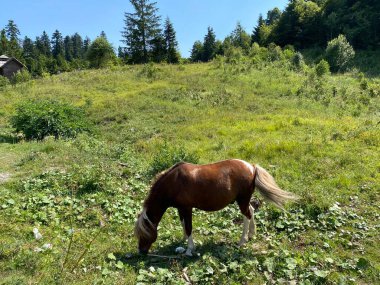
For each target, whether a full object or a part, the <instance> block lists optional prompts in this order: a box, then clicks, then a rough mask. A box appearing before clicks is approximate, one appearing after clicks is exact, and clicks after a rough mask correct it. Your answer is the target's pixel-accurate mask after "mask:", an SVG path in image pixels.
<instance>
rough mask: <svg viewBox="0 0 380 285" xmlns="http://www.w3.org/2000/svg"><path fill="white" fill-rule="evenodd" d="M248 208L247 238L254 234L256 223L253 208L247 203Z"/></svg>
mask: <svg viewBox="0 0 380 285" xmlns="http://www.w3.org/2000/svg"><path fill="white" fill-rule="evenodd" d="M249 210H250V211H251V220H250V222H249V232H248V239H251V238H252V237H253V235H255V234H256V223H255V215H254V214H255V209H254V208H253V207H252V206H251V205H249Z"/></svg>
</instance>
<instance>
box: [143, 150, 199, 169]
mask: <svg viewBox="0 0 380 285" xmlns="http://www.w3.org/2000/svg"><path fill="white" fill-rule="evenodd" d="M181 161H186V162H190V163H198V161H199V158H198V156H197V155H196V154H194V153H188V152H187V151H186V150H185V149H184V148H182V147H170V146H168V145H167V144H166V143H165V144H164V145H163V146H161V147H160V148H159V150H158V152H157V154H156V155H155V156H154V157H153V160H152V163H151V165H150V169H149V171H148V172H149V175H150V176H154V175H155V174H157V173H159V172H161V171H163V170H165V169H168V168H169V167H171V166H173V165H174V164H176V163H178V162H181Z"/></svg>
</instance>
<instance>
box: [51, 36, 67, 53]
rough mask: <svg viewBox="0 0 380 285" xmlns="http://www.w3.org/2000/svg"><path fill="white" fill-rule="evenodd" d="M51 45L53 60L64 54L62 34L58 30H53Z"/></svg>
mask: <svg viewBox="0 0 380 285" xmlns="http://www.w3.org/2000/svg"><path fill="white" fill-rule="evenodd" d="M51 45H52V54H53V56H54V58H56V59H57V58H58V56H59V55H62V56H63V55H64V54H65V50H64V44H63V39H62V34H61V33H60V32H59V31H58V30H55V32H54V33H53V35H52V37H51Z"/></svg>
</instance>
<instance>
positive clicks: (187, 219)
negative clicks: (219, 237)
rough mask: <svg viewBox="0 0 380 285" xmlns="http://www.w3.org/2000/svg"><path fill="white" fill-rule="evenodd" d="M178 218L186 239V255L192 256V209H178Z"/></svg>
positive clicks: (193, 247)
mask: <svg viewBox="0 0 380 285" xmlns="http://www.w3.org/2000/svg"><path fill="white" fill-rule="evenodd" d="M178 213H179V218H180V219H181V223H182V226H183V229H184V235H185V236H186V238H187V250H186V253H185V254H186V255H187V256H192V255H193V254H192V252H193V251H194V249H195V246H194V241H193V236H192V230H193V225H192V208H180V209H178Z"/></svg>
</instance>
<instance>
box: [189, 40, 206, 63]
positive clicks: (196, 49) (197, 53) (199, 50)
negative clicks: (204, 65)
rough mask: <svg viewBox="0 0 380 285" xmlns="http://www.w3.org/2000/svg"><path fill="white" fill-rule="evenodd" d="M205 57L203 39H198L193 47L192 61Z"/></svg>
mask: <svg viewBox="0 0 380 285" xmlns="http://www.w3.org/2000/svg"><path fill="white" fill-rule="evenodd" d="M202 57H203V44H202V42H201V41H196V42H195V43H194V44H193V47H192V49H191V54H190V59H191V61H192V62H198V61H201V60H202Z"/></svg>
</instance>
